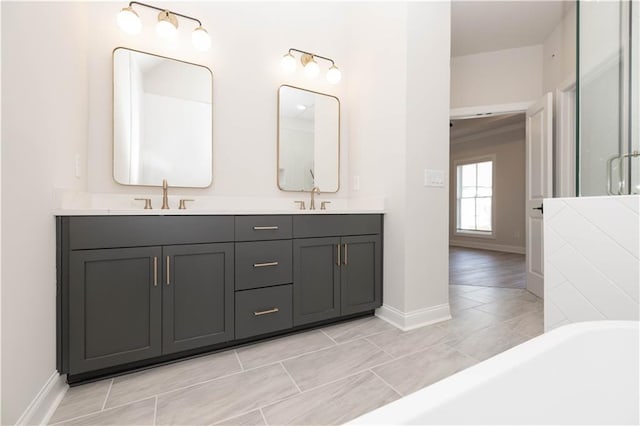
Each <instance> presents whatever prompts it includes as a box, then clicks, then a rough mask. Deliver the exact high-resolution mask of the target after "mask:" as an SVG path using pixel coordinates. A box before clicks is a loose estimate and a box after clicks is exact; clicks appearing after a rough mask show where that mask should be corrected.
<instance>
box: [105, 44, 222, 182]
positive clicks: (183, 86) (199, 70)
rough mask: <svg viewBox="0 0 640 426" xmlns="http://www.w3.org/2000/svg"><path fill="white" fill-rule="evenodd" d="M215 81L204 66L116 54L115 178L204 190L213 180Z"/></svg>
mask: <svg viewBox="0 0 640 426" xmlns="http://www.w3.org/2000/svg"><path fill="white" fill-rule="evenodd" d="M211 99H212V75H211V71H210V70H209V69H208V68H206V67H203V66H200V65H194V64H189V63H186V62H182V61H178V60H175V59H169V58H164V57H161V56H155V55H151V54H147V53H143V52H138V51H134V50H129V49H124V48H117V49H116V50H114V52H113V177H114V179H115V180H116V182H118V183H121V184H124V185H151V186H160V185H162V180H163V179H167V181H168V182H169V185H171V186H179V187H196V188H203V187H207V186H209V185H211V180H212V173H213V171H212V163H213V161H212V111H211Z"/></svg>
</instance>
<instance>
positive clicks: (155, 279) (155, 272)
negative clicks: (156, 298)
mask: <svg viewBox="0 0 640 426" xmlns="http://www.w3.org/2000/svg"><path fill="white" fill-rule="evenodd" d="M153 286H154V287H158V256H153Z"/></svg>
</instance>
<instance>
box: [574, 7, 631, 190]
mask: <svg viewBox="0 0 640 426" xmlns="http://www.w3.org/2000/svg"><path fill="white" fill-rule="evenodd" d="M633 7H634V9H635V8H637V5H634V6H633ZM631 9H632V6H631V2H628V1H605V2H591V1H590V2H579V3H578V129H577V130H578V144H579V145H578V146H579V149H578V159H577V160H578V161H577V164H578V194H580V195H582V196H588V195H607V194H628V193H630V192H631V187H632V186H634V182H637V181H639V180H640V179H638V176H637V174H638V173H639V169H638V166H637V164H638V160H639V159H634V157H633V146H632V141H634V143H635V144H637V138H638V131H637V129H638V118H637V117H635V116H633V115H632V114H631V112H632V110H633V111H637V109H636V108H635V107H637V102H638V89H637V86H638V74H637V72H638V68H637V53H638V51H637V49H638V47H637V45H638V43H637V40H638V38H637V25H635V28H633V31H634V32H635V33H634V36H635V39H633V41H634V43H632V22H631V21H632V12H633V13H634V14H635V15H633V16H635V17H636V20H637V11H636V10H633V11H632V10H631ZM633 49H636V51H635V52H634V51H633ZM632 65H634V66H635V69H632ZM632 89H633V91H632ZM632 108H633V109H632ZM632 176H633V178H632ZM636 185H637V183H636Z"/></svg>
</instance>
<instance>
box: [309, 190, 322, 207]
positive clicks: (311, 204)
mask: <svg viewBox="0 0 640 426" xmlns="http://www.w3.org/2000/svg"><path fill="white" fill-rule="evenodd" d="M315 194H320V188H318V187H317V186H314V187H313V189H312V190H311V203H309V210H315V209H316V198H315Z"/></svg>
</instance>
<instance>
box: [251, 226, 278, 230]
mask: <svg viewBox="0 0 640 426" xmlns="http://www.w3.org/2000/svg"><path fill="white" fill-rule="evenodd" d="M253 230H254V231H277V230H278V227H277V226H254V227H253Z"/></svg>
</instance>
